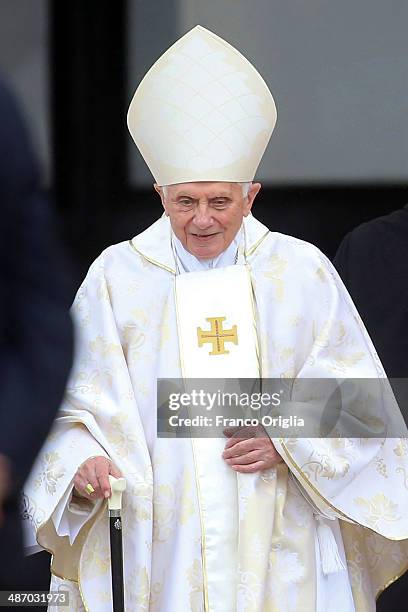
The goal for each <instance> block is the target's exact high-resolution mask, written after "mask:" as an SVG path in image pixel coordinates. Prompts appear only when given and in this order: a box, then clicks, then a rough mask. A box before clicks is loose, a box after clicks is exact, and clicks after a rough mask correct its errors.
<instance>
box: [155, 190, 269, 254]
mask: <svg viewBox="0 0 408 612" xmlns="http://www.w3.org/2000/svg"><path fill="white" fill-rule="evenodd" d="M260 188H261V185H260V184H259V183H254V184H252V185H251V188H250V190H249V193H248V196H246V197H244V196H243V193H242V186H241V185H240V184H239V183H212V182H208V183H207V182H198V183H181V184H179V185H169V186H168V187H167V189H166V193H164V192H163V188H161V187H157V186H155V189H156V191H157V192H158V193H159V194H160V197H161V199H162V204H163V206H164V210H165V212H166V214H167V215H168V217H169V218H170V223H171V227H172V228H173V232H174V233H175V234H176V236H177V238H178V239H179V240H180V242H181V243H182V245H183V246H184V248H185V249H187V251H189V252H190V253H192V254H193V255H195V257H198V258H199V259H212V258H214V257H218V255H220V254H221V253H222V252H223V251H225V249H227V248H228V247H229V245H230V244H231V242H232V241H233V240H234V238H235V236H236V234H237V232H238V230H239V228H240V227H241V224H242V219H243V217H246V216H247V215H248V214H249V212H250V210H251V207H252V203H253V201H254V199H255V196H256V194H257V193H258V191H259V190H260Z"/></svg>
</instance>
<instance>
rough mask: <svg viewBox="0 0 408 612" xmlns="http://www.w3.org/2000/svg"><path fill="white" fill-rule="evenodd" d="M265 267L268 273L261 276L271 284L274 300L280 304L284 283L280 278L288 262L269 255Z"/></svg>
mask: <svg viewBox="0 0 408 612" xmlns="http://www.w3.org/2000/svg"><path fill="white" fill-rule="evenodd" d="M266 265H267V267H268V271H267V272H264V273H263V275H264V277H265V278H266V279H268V280H270V281H271V282H272V283H273V285H274V288H275V294H274V298H275V300H276V301H277V302H278V303H280V302H282V300H283V298H284V293H285V282H284V280H283V278H282V276H283V275H284V274H285V272H286V268H287V266H288V262H287V261H286V260H285V259H282V258H281V257H279V255H271V256H270V257H269V259H268V261H267V264H266Z"/></svg>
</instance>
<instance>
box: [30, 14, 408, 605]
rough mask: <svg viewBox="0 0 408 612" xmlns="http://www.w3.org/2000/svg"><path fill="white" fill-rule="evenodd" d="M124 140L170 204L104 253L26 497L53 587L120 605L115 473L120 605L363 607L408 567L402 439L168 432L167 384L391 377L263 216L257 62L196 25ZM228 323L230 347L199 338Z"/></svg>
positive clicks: (354, 323)
mask: <svg viewBox="0 0 408 612" xmlns="http://www.w3.org/2000/svg"><path fill="white" fill-rule="evenodd" d="M128 120H129V129H130V132H131V134H132V136H133V138H134V140H135V142H136V144H137V146H138V147H139V149H140V151H141V153H142V155H143V157H144V159H145V160H146V162H147V164H148V166H149V168H150V169H151V171H152V174H153V175H154V178H155V189H156V191H157V192H158V193H159V195H160V197H161V199H162V203H163V206H164V211H165V214H164V215H163V217H162V218H161V219H159V220H158V221H157V222H156V223H154V224H153V225H152V226H151V227H149V228H148V229H147V230H146V231H145V232H143V233H142V234H140V235H138V236H136V237H135V238H133V239H132V240H130V241H127V242H123V243H121V244H118V245H114V246H112V247H110V248H108V249H106V251H104V253H102V255H101V256H100V257H98V259H97V260H96V261H95V262H94V263H93V265H92V266H91V268H90V270H89V273H88V275H87V277H86V279H85V281H84V283H83V284H82V286H81V288H80V289H79V292H78V295H77V297H76V300H75V303H74V305H73V315H74V317H75V320H76V323H77V329H78V341H77V352H76V360H75V364H76V365H75V367H74V370H73V373H72V377H71V380H70V383H69V385H68V389H67V394H66V400H65V402H64V404H63V406H62V408H61V411H60V415H59V418H58V419H57V421H56V424H55V427H54V430H53V432H52V434H51V436H50V438H49V440H48V442H47V444H46V446H45V448H44V449H43V451H42V453H41V455H40V457H39V459H38V462H37V464H36V466H35V468H34V469H33V472H32V475H31V479H30V482H29V484H28V486H27V491H26V495H27V506H28V508H30V511H29V512H28V514H29V515H30V518H31V523H32V525H33V527H34V528H35V531H36V537H37V541H38V544H39V545H40V546H41V547H43V548H45V549H47V550H50V551H52V553H53V562H52V574H53V577H52V585H51V588H52V589H53V590H56V589H58V588H62V587H65V588H68V589H69V591H70V593H71V604H70V609H71V610H74V609H75V610H84V609H86V610H90V611H91V612H103V611H110V610H111V605H112V604H111V584H110V553H109V538H108V533H109V531H108V518H107V513H106V500H105V498H106V497H109V495H110V488H109V482H108V474H109V473H110V474H113V475H117V476H118V475H120V474H122V475H123V476H124V477H125V478H126V481H127V490H126V493H125V495H124V506H123V525H124V530H123V541H124V573H125V598H126V609H127V610H129V611H131V610H132V611H136V610H137V611H138V610H150V611H154V610H157V611H160V612H174V611H177V612H187V611H189V610H194V611H208V612H210V611H211V612H290V611H293V612H295V611H296V612H299V611H302V612H316V611H318V612H328V611H330V610H332V611H333V612H334V611H335V612H338V611H341V612H352V611H358V612H369V611H374V610H375V597H376V595H377V593H378V592H380V591H381V590H382V589H384V588H385V587H386V586H387V585H388V584H389V583H391V582H392V581H393V580H394V579H395V578H396V577H397V576H398V575H400V574H401V573H402V572H404V571H405V569H406V566H407V541H403V540H406V539H407V538H408V486H407V474H408V471H407V469H408V465H407V455H408V447H407V442H406V439H405V438H404V437H403V438H400V439H396V438H390V439H385V438H381V439H379V438H371V439H370V438H349V439H346V438H336V439H333V438H331V439H324V438H323V439H320V438H306V439H302V438H297V439H284V438H279V439H275V438H273V439H270V438H269V437H267V436H264V437H262V436H261V437H259V436H256V435H253V436H252V437H251V436H249V437H248V438H247V439H240V438H239V437H238V438H237V437H231V438H229V439H228V440H227V439H226V438H224V439H222V438H217V439H201V440H199V439H197V438H195V439H188V438H185V439H168V438H160V437H158V436H157V431H156V428H157V409H156V384H157V379H158V378H185V379H187V378H194V377H195V378H197V377H206V378H211V377H225V378H228V377H229V378H234V377H241V378H258V377H274V378H282V377H284V378H290V377H292V378H296V379H301V378H330V377H339V378H374V379H375V378H382V377H384V376H385V375H384V371H383V369H382V366H381V363H380V362H379V360H378V357H377V356H376V353H375V350H374V347H373V345H372V343H371V341H370V338H369V337H368V335H367V333H366V331H365V329H364V326H363V325H362V323H361V320H360V319H359V317H358V314H357V312H356V310H355V308H354V306H353V304H352V302H351V299H350V297H349V296H348V294H347V292H346V290H345V289H344V287H343V285H342V283H341V281H340V280H339V277H338V276H337V274H336V272H335V271H334V269H333V267H332V266H331V265H330V263H329V262H328V261H327V259H326V258H325V257H324V256H323V255H322V254H321V253H320V252H319V251H318V249H316V248H315V247H313V246H312V245H310V244H307V243H304V242H302V241H300V240H297V239H294V238H291V237H289V236H284V235H281V234H278V233H274V232H271V231H269V229H267V228H266V227H265V226H263V225H262V224H261V223H259V222H258V221H256V219H255V218H254V217H253V216H252V215H251V207H252V204H253V202H254V199H255V197H256V195H257V193H258V192H259V189H260V185H259V184H258V183H253V182H252V181H253V179H254V176H255V172H256V169H257V167H258V164H259V162H260V160H261V157H262V155H263V152H264V150H265V148H266V145H267V143H268V141H269V138H270V136H271V133H272V130H273V128H274V125H275V121H276V109H275V104H274V101H273V98H272V96H271V93H270V91H269V89H268V87H267V86H266V84H265V82H264V81H263V79H262V78H261V76H260V75H259V74H258V73H257V71H256V70H255V68H254V67H253V66H252V65H251V64H250V63H249V62H248V61H247V60H246V59H245V58H244V57H243V56H242V55H241V54H240V53H239V52H238V51H237V50H236V49H234V48H233V47H231V46H230V45H229V44H228V43H226V42H225V41H224V40H222V39H220V38H219V37H218V36H216V35H215V34H213V33H211V32H209V31H208V30H205V29H204V28H202V27H199V26H198V27H196V28H194V29H193V30H192V31H190V32H188V33H187V34H186V35H185V36H183V37H182V38H181V39H180V40H178V41H177V42H176V43H175V44H174V45H173V46H172V47H171V48H170V49H169V50H168V51H167V52H166V53H165V54H164V55H163V56H162V57H161V58H160V59H159V60H158V61H157V62H156V63H155V64H154V66H153V67H152V68H151V69H150V70H149V72H148V73H147V74H146V76H145V77H144V79H143V80H142V82H141V84H140V85H139V87H138V89H137V91H136V93H135V96H134V98H133V100H132V103H131V105H130V109H129V115H128ZM217 317H219V318H220V317H224V319H223V320H222V321H221V322H220V321H218V324H219V325H223V326H224V327H223V329H227V328H230V327H231V326H236V330H238V334H237V338H238V340H237V339H236V341H235V342H231V343H229V344H228V351H221V350H220V351H218V352H217V351H211V350H210V347H209V345H207V344H200V343H199V342H198V338H197V330H198V329H199V328H201V329H202V328H204V329H208V327H206V326H208V325H209V324H210V321H211V319H212V320H214V319H215V318H217Z"/></svg>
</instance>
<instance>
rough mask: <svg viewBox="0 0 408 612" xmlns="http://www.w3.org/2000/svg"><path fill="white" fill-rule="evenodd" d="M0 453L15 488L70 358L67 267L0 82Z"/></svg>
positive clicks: (53, 407)
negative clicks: (0, 281) (9, 467)
mask: <svg viewBox="0 0 408 612" xmlns="http://www.w3.org/2000/svg"><path fill="white" fill-rule="evenodd" d="M0 115H1V124H2V127H1V133H0V211H1V217H2V220H1V228H2V229H1V236H0V241H1V244H0V253H1V267H2V273H1V274H2V288H1V294H2V295H1V306H0V340H1V347H2V348H1V353H0V453H1V454H3V455H5V456H6V457H8V459H9V461H10V464H11V468H12V472H13V473H12V477H13V481H14V485H15V489H16V490H17V489H19V488H20V487H21V486H22V484H23V483H24V481H25V479H26V478H27V476H28V474H29V472H30V469H31V466H32V464H33V462H34V460H35V457H36V455H37V453H38V451H39V450H40V448H41V446H42V444H43V442H44V439H45V437H46V435H47V433H48V431H49V429H50V427H51V424H52V421H53V419H54V416H55V413H56V411H57V409H58V406H59V404H60V401H61V399H62V396H63V392H64V387H65V384H66V380H67V376H68V373H69V369H70V365H71V359H72V342H73V338H72V323H71V320H70V317H69V314H68V306H69V296H68V291H67V289H66V274H67V272H66V269H65V267H64V263H63V261H62V255H61V251H60V247H59V245H58V243H57V236H56V229H55V226H54V222H53V217H52V211H51V209H50V207H49V203H48V201H47V199H46V197H45V196H44V195H43V194H42V193H41V191H40V187H39V178H38V170H37V166H36V163H35V160H34V157H33V154H32V151H31V147H30V144H29V141H28V137H27V133H26V131H25V129H24V126H23V123H22V120H21V117H20V115H19V112H18V110H17V108H16V106H15V103H14V100H13V99H12V98H11V96H9V94H8V93H7V91H6V90H5V89H4V88H3V87H2V86H1V84H0Z"/></svg>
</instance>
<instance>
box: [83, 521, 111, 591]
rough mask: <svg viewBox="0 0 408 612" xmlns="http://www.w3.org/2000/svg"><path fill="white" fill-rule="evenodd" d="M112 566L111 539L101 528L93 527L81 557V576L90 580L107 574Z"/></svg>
mask: <svg viewBox="0 0 408 612" xmlns="http://www.w3.org/2000/svg"><path fill="white" fill-rule="evenodd" d="M106 528H107V529H108V526H106ZM110 566H111V562H110V550H109V540H108V538H106V535H105V534H104V533H102V534H101V530H100V529H93V532H92V537H91V538H88V542H87V545H86V546H85V547H84V551H83V554H82V557H81V578H82V580H84V579H85V580H89V579H91V578H95V577H96V576H102V575H104V574H107V573H108V572H110Z"/></svg>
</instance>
